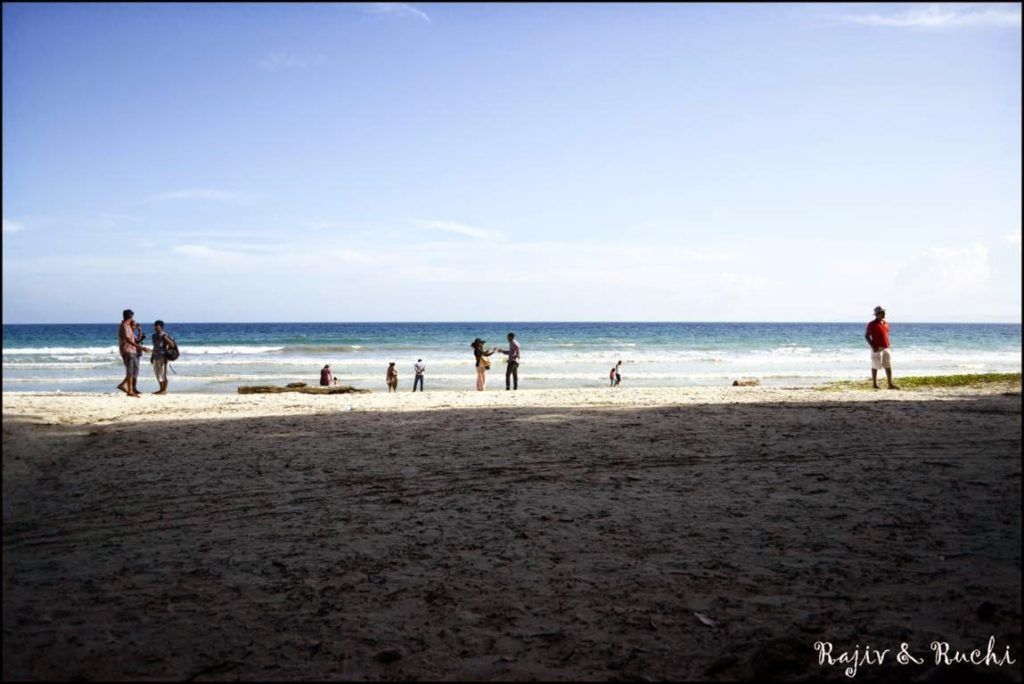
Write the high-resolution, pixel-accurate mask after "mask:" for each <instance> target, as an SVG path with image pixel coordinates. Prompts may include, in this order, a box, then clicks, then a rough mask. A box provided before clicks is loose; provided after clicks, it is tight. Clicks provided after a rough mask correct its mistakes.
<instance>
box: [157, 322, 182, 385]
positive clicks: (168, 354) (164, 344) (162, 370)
mask: <svg viewBox="0 0 1024 684" xmlns="http://www.w3.org/2000/svg"><path fill="white" fill-rule="evenodd" d="M177 358H178V343H177V342H175V341H174V338H173V337H171V336H170V335H168V334H167V333H166V332H165V331H164V322H163V321H156V322H155V323H153V355H152V356H151V357H150V362H152V364H153V373H155V374H156V381H157V382H159V383H160V389H159V390H157V391H156V392H153V394H167V363H168V362H169V361H174V360H176V359H177Z"/></svg>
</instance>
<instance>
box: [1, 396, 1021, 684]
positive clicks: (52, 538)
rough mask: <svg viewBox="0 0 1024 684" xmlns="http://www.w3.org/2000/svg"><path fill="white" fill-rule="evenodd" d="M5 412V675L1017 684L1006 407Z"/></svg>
mask: <svg viewBox="0 0 1024 684" xmlns="http://www.w3.org/2000/svg"><path fill="white" fill-rule="evenodd" d="M172 389H173V388H172ZM3 415H4V423H3V425H4V437H3V446H4V461H3V476H4V481H3V532H4V541H3V544H4V559H3V571H4V599H3V623H4V627H3V629H4V635H3V657H4V666H3V671H4V678H5V679H37V678H47V677H53V678H58V679H69V678H76V677H80V678H87V679H126V678H145V679H196V680H206V679H408V678H420V679H463V678H469V679H530V678H542V679H550V678H554V679H563V680H566V679H591V680H593V679H598V680H607V679H622V680H630V679H631V680H645V679H665V678H668V679H708V680H716V679H726V680H728V679H737V678H750V677H754V676H758V677H774V678H785V679H794V678H795V679H799V678H806V677H815V676H817V677H821V676H828V677H829V678H830V679H834V680H836V681H849V680H848V679H847V678H845V677H843V676H842V673H841V671H840V670H839V669H838V668H832V669H821V668H819V666H818V664H817V655H816V653H815V651H814V649H813V644H814V642H815V641H821V640H827V641H832V642H834V643H835V645H836V649H837V651H838V650H840V649H853V648H854V646H855V645H861V646H863V645H865V644H868V643H870V644H871V646H872V647H873V648H892V649H894V650H896V649H898V647H899V643H900V642H901V641H905V642H908V643H909V644H910V646H911V649H912V651H913V652H914V653H915V654H916V655H918V656H922V657H925V659H926V662H925V664H923V665H921V666H918V667H912V666H911V667H909V668H907V667H904V668H898V669H893V667H894V666H887V667H885V668H871V667H868V666H865V667H862V668H861V669H860V671H859V672H858V676H857V680H864V679H867V680H869V681H870V679H871V678H872V676H877V675H880V674H885V673H895V674H898V675H900V676H903V677H906V678H912V679H921V678H924V679H929V678H934V677H941V676H948V675H950V674H952V672H953V671H952V669H951V668H942V667H936V666H935V665H933V664H932V660H931V652H930V651H929V650H928V645H929V643H930V642H931V641H932V640H935V639H938V640H943V641H947V642H949V643H950V644H951V645H952V646H954V647H959V648H963V649H972V648H981V649H982V650H984V648H985V644H986V642H987V640H988V638H989V636H995V637H996V640H997V643H998V644H999V645H1000V646H999V649H1000V652H1001V650H1002V647H1003V645H1005V644H1011V646H1012V648H1013V649H1014V650H1013V654H1014V659H1015V660H1017V662H1018V664H1017V665H1014V666H1008V667H1002V668H998V667H989V668H985V667H974V668H971V669H969V671H968V674H972V675H978V674H981V675H986V674H987V675H990V676H991V675H997V676H1001V677H1004V678H1007V679H1008V680H1009V681H1020V679H1021V670H1020V655H1021V653H1020V652H1019V650H1018V647H1019V644H1020V640H1021V610H1020V605H1021V603H1020V602H1021V576H1020V571H1021V565H1020V542H1021V480H1020V468H1021V462H1020V454H1019V450H1020V446H1021V420H1020V419H1021V403H1020V387H1019V385H1018V386H1016V387H1003V388H998V387H997V388H988V389H984V390H944V391H940V390H932V391H920V392H886V391H884V390H883V391H881V392H869V391H854V390H844V391H831V390H829V391H822V390H786V389H771V388H714V389H712V388H707V389H704V388H698V389H685V390H623V391H620V392H611V391H609V392H600V393H598V392H594V391H592V390H587V391H576V390H564V391H557V390H551V391H536V392H520V393H519V394H518V395H512V394H511V393H509V394H506V393H504V392H501V391H491V392H486V393H482V394H481V393H475V392H436V393H430V392H428V393H426V394H423V395H415V396H414V395H411V394H403V395H397V396H396V395H391V396H388V395H386V394H373V395H366V396H347V395H342V396H325V397H319V396H303V395H270V396H245V397H240V396H203V395H173V394H172V395H169V396H166V397H151V396H149V397H144V398H142V399H139V400H131V399H129V398H127V397H118V396H108V395H65V396H55V395H40V394H5V395H4V397H3ZM697 613H700V615H701V616H703V617H705V618H706V619H707V620H709V621H711V622H713V623H714V624H713V626H712V625H709V624H705V622H703V621H702V620H701V618H700V617H698V616H697ZM890 660H891V656H890Z"/></svg>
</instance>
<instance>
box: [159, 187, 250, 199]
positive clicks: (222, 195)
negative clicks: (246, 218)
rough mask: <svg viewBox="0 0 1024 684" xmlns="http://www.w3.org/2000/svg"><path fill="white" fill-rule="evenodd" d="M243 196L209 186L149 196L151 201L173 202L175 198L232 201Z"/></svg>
mask: <svg viewBox="0 0 1024 684" xmlns="http://www.w3.org/2000/svg"><path fill="white" fill-rule="evenodd" d="M243 198H244V196H243V195H242V194H241V193H238V192H232V191H230V190H211V189H209V188H191V189H187V190H173V191H171V192H162V193H160V194H158V195H153V196H152V197H150V198H149V201H151V202H173V201H176V200H215V201H220V202H234V201H238V200H241V199H243Z"/></svg>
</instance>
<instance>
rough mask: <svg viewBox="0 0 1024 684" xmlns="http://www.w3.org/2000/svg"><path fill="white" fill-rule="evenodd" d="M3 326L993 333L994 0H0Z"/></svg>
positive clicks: (1008, 138)
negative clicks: (120, 323)
mask: <svg viewBox="0 0 1024 684" xmlns="http://www.w3.org/2000/svg"><path fill="white" fill-rule="evenodd" d="M3 102H4V105H3V320H4V322H5V323H19V322H69V323H70V322H100V321H104V320H112V319H113V320H117V319H118V317H119V315H120V311H121V309H123V308H125V307H131V308H133V309H134V310H135V311H136V312H138V313H139V314H140V315H141V316H143V318H146V319H151V318H155V317H161V318H164V319H166V320H169V321H171V320H177V321H321V320H322V321H365V320H373V321H387V320H406V321H409V320H412V321H417V320H422V321H438V320H441V321H444V320H684V321H685V320H705V321H714V320H719V321H737V320H767V321H816V320H819V321H847V320H850V321H860V320H867V319H868V318H870V312H871V309H872V307H874V306H875V305H876V304H879V303H881V304H883V305H884V306H886V307H887V309H888V310H889V317H890V319H892V320H894V321H898V320H903V321H929V320H934V321H947V320H948V321H989V320H991V321H1014V322H1019V321H1020V320H1021V296H1020V289H1021V191H1020V186H1021V139H1020V130H1021V20H1020V6H1019V5H1016V4H951V5H904V4H845V5H844V4H835V5H747V4H725V5H715V4H703V5H689V4H677V5H673V4H653V5H632V4H631V5H614V4H595V5H578V4H573V5H569V4H565V5H558V4H552V5H457V4H451V5H448V4H417V5H406V4H343V5H338V4H310V5H288V4H283V5H255V4H254V5H242V4H220V5H203V4H195V5H171V4H167V5H165V4H153V5H119V4H112V5H88V4H67V5H59V4H40V5H28V4H26V5H19V4H17V3H13V4H12V3H5V4H4V6H3Z"/></svg>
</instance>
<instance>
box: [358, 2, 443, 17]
mask: <svg viewBox="0 0 1024 684" xmlns="http://www.w3.org/2000/svg"><path fill="white" fill-rule="evenodd" d="M366 12H367V13H368V14H391V15H394V16H396V17H403V18H404V17H414V18H416V19H422V20H423V21H427V22H429V21H430V17H428V16H427V13H426V12H424V11H423V10H421V9H419V8H417V7H413V6H412V5H409V4H407V3H404V2H374V3H370V5H369V7H367V8H366Z"/></svg>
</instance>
